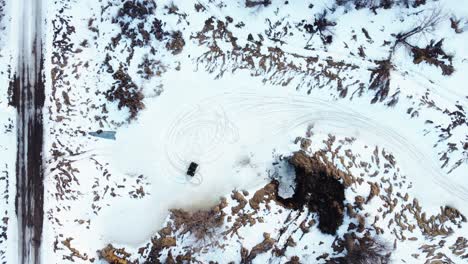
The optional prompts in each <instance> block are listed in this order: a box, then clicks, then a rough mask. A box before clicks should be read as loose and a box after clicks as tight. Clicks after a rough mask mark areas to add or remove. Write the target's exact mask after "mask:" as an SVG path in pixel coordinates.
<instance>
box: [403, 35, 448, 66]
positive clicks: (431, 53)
mask: <svg viewBox="0 0 468 264" xmlns="http://www.w3.org/2000/svg"><path fill="white" fill-rule="evenodd" d="M443 41H444V40H443V39H441V40H439V41H438V42H437V43H436V42H435V41H434V40H431V42H430V43H429V45H427V46H426V47H425V48H419V47H416V46H415V47H412V49H411V52H412V53H413V63H414V64H419V63H421V62H426V63H427V64H429V65H434V66H437V67H439V68H440V69H441V70H442V74H443V75H451V74H452V73H453V72H454V71H455V69H454V68H453V65H452V58H453V56H451V55H448V54H447V53H445V51H444V50H443V49H442V44H443Z"/></svg>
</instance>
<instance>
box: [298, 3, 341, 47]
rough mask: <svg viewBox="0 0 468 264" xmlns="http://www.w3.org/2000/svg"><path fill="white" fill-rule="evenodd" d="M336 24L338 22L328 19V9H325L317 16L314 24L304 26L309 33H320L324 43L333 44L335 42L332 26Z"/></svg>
mask: <svg viewBox="0 0 468 264" xmlns="http://www.w3.org/2000/svg"><path fill="white" fill-rule="evenodd" d="M334 26H336V23H335V22H333V21H330V20H328V19H327V11H326V10H325V11H323V12H322V13H320V14H319V15H318V16H316V17H315V20H314V24H305V25H304V28H305V30H306V31H307V33H310V34H316V33H319V35H320V39H321V40H322V42H323V44H331V43H332V42H333V34H332V31H331V29H330V28H331V27H334Z"/></svg>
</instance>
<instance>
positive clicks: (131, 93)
mask: <svg viewBox="0 0 468 264" xmlns="http://www.w3.org/2000/svg"><path fill="white" fill-rule="evenodd" d="M112 77H113V78H114V79H115V80H116V82H115V83H114V86H113V87H112V88H111V89H110V90H108V91H107V92H106V98H107V100H109V101H111V102H113V101H118V108H119V109H121V108H123V107H126V108H128V109H129V111H130V119H134V118H136V116H137V114H138V112H139V111H140V110H142V109H143V108H144V107H145V105H144V104H143V99H144V95H143V93H142V92H141V90H140V89H139V88H138V87H137V86H136V84H135V83H134V82H133V81H132V78H131V77H130V75H128V73H127V72H126V71H125V70H124V69H123V67H122V66H121V67H120V68H119V70H117V71H116V72H115V73H114V74H113V75H112Z"/></svg>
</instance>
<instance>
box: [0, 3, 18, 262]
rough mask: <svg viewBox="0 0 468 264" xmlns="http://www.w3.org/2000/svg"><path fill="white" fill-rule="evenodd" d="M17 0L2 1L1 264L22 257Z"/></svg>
mask: <svg viewBox="0 0 468 264" xmlns="http://www.w3.org/2000/svg"><path fill="white" fill-rule="evenodd" d="M18 8H19V7H18V5H17V3H16V1H0V128H1V132H0V161H1V162H0V168H1V169H0V171H1V173H0V218H1V219H2V221H1V223H0V263H16V262H17V258H18V244H17V233H18V228H17V221H16V214H15V195H16V176H15V175H16V170H15V164H16V116H17V114H16V109H14V108H13V107H12V106H11V105H10V103H11V90H10V88H11V87H10V82H11V80H12V78H13V75H14V73H15V70H16V66H15V65H16V62H17V56H16V54H17V50H18V45H17V44H18V41H17V34H18V32H17V30H16V28H15V27H16V23H17V21H18V16H16V15H15V14H17V10H18Z"/></svg>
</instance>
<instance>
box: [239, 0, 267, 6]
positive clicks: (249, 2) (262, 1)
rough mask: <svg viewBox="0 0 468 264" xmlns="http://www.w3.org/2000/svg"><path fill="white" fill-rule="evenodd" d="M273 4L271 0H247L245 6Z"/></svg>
mask: <svg viewBox="0 0 468 264" xmlns="http://www.w3.org/2000/svg"><path fill="white" fill-rule="evenodd" d="M269 5H271V0H258V1H252V0H245V7H256V6H269Z"/></svg>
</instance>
